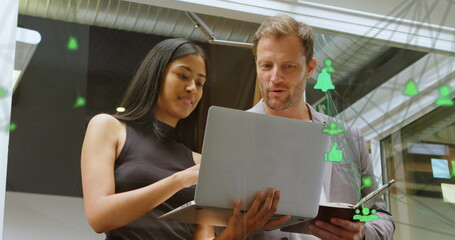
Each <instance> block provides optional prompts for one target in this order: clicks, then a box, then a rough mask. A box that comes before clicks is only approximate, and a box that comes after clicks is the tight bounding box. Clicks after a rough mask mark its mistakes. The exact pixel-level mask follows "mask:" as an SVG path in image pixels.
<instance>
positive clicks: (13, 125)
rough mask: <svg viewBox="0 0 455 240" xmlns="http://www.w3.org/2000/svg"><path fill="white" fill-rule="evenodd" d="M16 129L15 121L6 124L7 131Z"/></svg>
mask: <svg viewBox="0 0 455 240" xmlns="http://www.w3.org/2000/svg"><path fill="white" fill-rule="evenodd" d="M16 129H17V125H16V124H15V123H13V122H12V123H10V124H9V126H8V131H10V132H12V131H14V130H16Z"/></svg>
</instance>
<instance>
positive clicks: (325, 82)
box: [314, 68, 335, 92]
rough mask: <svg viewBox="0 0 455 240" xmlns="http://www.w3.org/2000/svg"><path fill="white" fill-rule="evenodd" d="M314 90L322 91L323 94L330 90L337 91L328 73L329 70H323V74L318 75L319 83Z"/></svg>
mask: <svg viewBox="0 0 455 240" xmlns="http://www.w3.org/2000/svg"><path fill="white" fill-rule="evenodd" d="M314 89H321V91H323V92H327V90H329V89H335V86H334V85H333V83H332V78H331V77H330V74H329V73H327V68H323V69H322V71H321V73H319V75H318V82H317V83H316V85H314Z"/></svg>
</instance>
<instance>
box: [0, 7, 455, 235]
mask: <svg viewBox="0 0 455 240" xmlns="http://www.w3.org/2000/svg"><path fill="white" fill-rule="evenodd" d="M4 4H5V6H6V7H5V8H3V10H0V12H1V17H2V18H3V19H2V20H5V21H3V23H0V26H2V27H3V29H11V30H10V32H8V33H11V34H10V35H11V36H10V38H9V39H13V42H15V44H13V45H11V44H8V43H6V44H3V43H4V42H1V43H2V45H1V46H0V47H1V48H2V51H1V52H2V55H1V56H0V58H1V59H0V60H1V62H0V63H3V62H5V63H4V66H7V67H9V68H8V69H9V73H8V74H7V75H5V76H8V77H11V76H10V75H13V76H14V78H15V80H16V79H17V80H16V83H15V84H14V85H15V87H14V88H12V89H10V88H9V87H7V86H9V85H8V84H9V83H8V84H6V80H4V78H2V82H0V84H1V85H0V101H1V102H0V103H1V105H0V108H1V110H2V114H3V115H4V116H2V118H1V119H0V121H1V122H0V128H2V129H3V131H2V132H1V133H2V134H3V135H2V136H1V137H2V138H1V139H0V140H1V143H2V146H0V148H1V150H2V151H1V152H0V153H1V155H0V157H1V159H0V161H1V163H2V164H3V165H4V169H3V171H4V172H3V174H4V175H1V174H0V178H1V177H2V176H3V178H4V179H3V180H2V181H3V182H4V185H5V189H6V193H4V197H5V205H4V220H3V239H4V240H21V239H29V238H30V237H33V238H34V239H59V240H60V239H93V240H95V239H104V235H98V234H96V233H94V232H93V231H92V230H91V229H90V227H89V226H88V224H87V222H86V220H85V217H84V210H83V203H82V189H81V179H80V178H81V176H80V150H81V145H82V140H83V137H84V133H85V128H86V124H87V123H88V121H89V119H90V118H91V117H92V116H94V115H95V114H97V113H100V112H107V113H113V112H115V110H116V107H117V104H118V103H119V101H120V98H121V96H122V94H123V92H124V90H125V88H126V86H127V85H128V83H129V80H130V79H131V77H132V75H133V74H134V72H135V70H136V68H137V66H138V64H139V63H140V61H141V59H142V58H143V57H144V56H145V54H146V53H147V52H148V50H150V49H151V48H152V47H153V46H154V45H155V44H156V43H158V42H159V41H161V40H163V39H166V38H170V37H183V38H187V39H191V40H193V41H195V42H197V43H198V44H199V45H201V46H202V47H203V48H204V49H205V50H206V51H207V53H208V57H209V60H210V63H209V65H210V69H209V78H208V81H209V84H207V86H206V89H205V92H204V94H205V99H204V101H203V102H202V103H201V105H202V108H203V109H207V108H208V107H209V106H212V105H218V106H225V107H230V108H237V109H248V108H250V107H251V106H253V105H254V104H255V103H256V102H257V101H258V100H259V99H260V93H259V90H258V85H257V82H256V72H255V71H256V70H255V63H254V59H253V56H252V54H251V49H250V48H249V47H248V46H249V43H251V42H252V38H253V35H254V32H255V31H256V29H257V28H258V26H259V24H260V22H262V20H264V19H265V18H266V17H268V16H274V15H277V14H282V13H284V14H289V15H291V16H294V17H295V18H297V19H298V20H301V21H303V22H305V23H307V24H309V25H311V26H312V27H313V28H314V30H315V32H316V39H315V57H316V58H317V59H318V61H319V63H318V67H317V70H316V72H315V73H314V74H313V77H312V78H311V79H309V80H308V84H307V89H306V93H305V97H306V100H307V102H308V103H309V104H311V105H312V106H314V107H315V108H316V110H318V111H320V112H323V113H326V114H329V115H332V116H334V117H337V118H340V119H342V120H344V121H346V122H347V123H349V124H352V125H354V126H355V127H357V128H359V129H361V131H362V134H363V135H364V137H365V141H366V143H367V145H368V147H369V151H370V154H371V158H372V160H373V164H374V170H375V176H371V177H374V178H376V179H377V180H378V181H379V183H380V184H383V183H385V182H387V180H389V179H391V178H394V179H396V180H397V183H396V184H395V185H394V187H393V188H392V189H391V190H390V191H389V194H387V195H386V196H385V197H386V202H387V204H388V207H389V209H390V211H391V212H392V214H393V215H394V220H395V225H396V232H395V235H394V239H402V240H405V239H418V240H420V239H421V240H424V239H442V240H444V239H454V237H455V218H454V217H453V216H455V106H454V104H453V101H454V100H453V98H454V95H455V94H454V93H453V91H454V90H455V37H454V36H455V2H454V1H448V0H401V1H392V0H385V1H363V0H341V1H335V0H320V1H317V0H307V1H299V0H262V1H247V0H239V1H230V0H219V1H210V0H205V1H192V0H185V1H184V0H132V1H120V0H93V1H82V0H19V1H18V2H17V1H15V0H6V1H5V3H4ZM185 12H191V13H194V14H195V15H196V16H198V17H199V18H200V19H201V20H202V22H203V23H205V24H206V25H207V28H208V29H210V30H211V31H213V33H214V35H215V37H216V39H215V40H220V41H209V40H210V39H208V37H209V36H207V35H204V34H203V31H201V26H199V27H195V25H196V24H195V22H193V21H192V20H191V18H190V17H189V16H188V14H187V13H185ZM2 24H3V25H2ZM16 26H17V27H18V28H17V29H16ZM4 31H6V30H4ZM16 32H17V37H16ZM2 34H3V32H2ZM30 38H31V39H32V40H30ZM212 40H213V39H212ZM14 46H15V47H14ZM11 59H15V61H14V64H11ZM327 59H329V60H330V61H331V64H330V63H327V61H326V60H327ZM8 61H10V62H9V63H8ZM8 64H9V65H8ZM327 64H329V65H331V67H333V69H334V70H335V71H334V72H331V80H332V82H333V84H334V86H335V89H334V90H332V91H329V93H330V95H326V94H325V93H323V92H321V91H320V90H317V89H313V87H314V86H315V84H316V82H317V80H318V75H319V73H320V72H321V71H322V69H323V68H325V67H328V66H327ZM11 65H14V69H15V71H14V72H13V69H12V66H11ZM4 66H2V69H4V68H5V67H4ZM2 77H3V76H2ZM8 79H9V78H8ZM8 81H9V80H8ZM9 112H11V113H10V114H9ZM200 120H201V124H200V125H199V127H198V128H197V129H194V131H193V133H194V138H193V142H192V144H191V147H192V148H193V149H195V150H198V149H200V147H201V141H202V136H203V123H204V121H203V120H204V116H201V117H200ZM3 165H2V166H3ZM5 175H6V176H5ZM0 180H1V179H0ZM0 196H1V195H0Z"/></svg>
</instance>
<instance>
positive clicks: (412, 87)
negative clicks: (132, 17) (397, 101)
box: [403, 80, 419, 96]
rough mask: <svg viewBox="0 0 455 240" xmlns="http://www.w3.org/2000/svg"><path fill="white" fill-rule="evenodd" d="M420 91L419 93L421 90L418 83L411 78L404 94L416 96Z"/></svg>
mask: <svg viewBox="0 0 455 240" xmlns="http://www.w3.org/2000/svg"><path fill="white" fill-rule="evenodd" d="M418 93H419V90H418V88H417V84H416V83H415V82H414V81H413V80H409V81H408V82H407V83H406V86H405V88H404V91H403V94H404V95H408V96H415V95H417V94H418Z"/></svg>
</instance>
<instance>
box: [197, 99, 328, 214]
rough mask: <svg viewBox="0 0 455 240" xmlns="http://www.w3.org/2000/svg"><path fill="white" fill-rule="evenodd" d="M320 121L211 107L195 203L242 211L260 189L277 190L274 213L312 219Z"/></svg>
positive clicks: (324, 141) (322, 139)
mask: <svg viewBox="0 0 455 240" xmlns="http://www.w3.org/2000/svg"><path fill="white" fill-rule="evenodd" d="M323 127H324V126H323V124H319V123H313V122H306V121H302V120H296V119H289V118H283V117H277V116H270V115H263V114H257V113H251V112H245V111H241V110H235V109H228V108H222V107H216V106H213V107H211V108H210V109H209V114H208V120H207V125H206V131H205V137H204V143H203V148H202V159H201V167H200V172H199V179H198V184H197V186H196V194H195V202H196V203H197V204H198V205H200V206H209V207H218V208H227V209H232V207H233V205H234V202H235V201H236V200H238V199H243V206H242V210H246V209H247V206H248V204H249V203H250V202H251V199H253V197H254V196H255V195H256V193H257V192H258V191H263V192H266V191H267V189H268V188H270V187H273V188H275V189H277V190H279V191H281V198H280V203H279V206H278V210H277V214H284V215H292V216H302V217H306V218H311V217H315V216H316V214H317V211H318V206H319V200H320V194H321V188H322V179H323V168H324V153H325V152H328V151H329V145H330V137H329V136H328V135H327V134H323V133H322V130H323Z"/></svg>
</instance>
